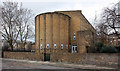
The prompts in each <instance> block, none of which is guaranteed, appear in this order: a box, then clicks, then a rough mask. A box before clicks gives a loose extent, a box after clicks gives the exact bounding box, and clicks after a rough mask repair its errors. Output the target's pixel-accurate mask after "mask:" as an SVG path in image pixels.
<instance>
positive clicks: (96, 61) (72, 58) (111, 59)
mask: <svg viewBox="0 0 120 71" xmlns="http://www.w3.org/2000/svg"><path fill="white" fill-rule="evenodd" d="M118 55H119V54H114V53H113V54H105V53H85V54H80V53H75V54H71V53H63V54H58V53H54V54H51V61H52V62H65V63H77V64H88V65H89V64H90V65H91V64H92V65H96V66H108V67H116V68H117V67H118Z"/></svg>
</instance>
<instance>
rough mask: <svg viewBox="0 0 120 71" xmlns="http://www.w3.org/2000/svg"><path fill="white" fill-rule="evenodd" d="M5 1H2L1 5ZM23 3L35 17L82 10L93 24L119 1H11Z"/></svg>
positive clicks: (0, 0) (0, 1)
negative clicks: (104, 11) (94, 20)
mask: <svg viewBox="0 0 120 71" xmlns="http://www.w3.org/2000/svg"><path fill="white" fill-rule="evenodd" d="M3 1H6V0H0V4H2V2H3ZM10 1H17V2H22V3H23V7H25V8H29V9H31V10H32V11H33V13H34V14H35V16H36V15H37V14H40V13H44V12H53V11H63V10H82V13H83V14H84V15H85V17H86V18H87V19H88V20H89V22H90V23H91V24H93V23H92V22H93V19H94V17H95V14H97V15H99V14H100V13H101V11H102V9H103V8H104V7H107V6H111V5H113V3H117V2H118V1H119V0H10Z"/></svg>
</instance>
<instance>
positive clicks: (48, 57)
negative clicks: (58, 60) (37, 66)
mask: <svg viewBox="0 0 120 71" xmlns="http://www.w3.org/2000/svg"><path fill="white" fill-rule="evenodd" d="M44 61H50V54H46V53H44Z"/></svg>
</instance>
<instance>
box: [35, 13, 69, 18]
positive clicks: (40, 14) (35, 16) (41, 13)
mask: <svg viewBox="0 0 120 71" xmlns="http://www.w3.org/2000/svg"><path fill="white" fill-rule="evenodd" d="M54 13H56V14H61V15H64V16H67V17H69V18H71V17H70V16H68V15H66V14H63V13H59V12H46V13H41V14H38V15H36V16H35V19H36V17H37V16H40V15H44V14H54Z"/></svg>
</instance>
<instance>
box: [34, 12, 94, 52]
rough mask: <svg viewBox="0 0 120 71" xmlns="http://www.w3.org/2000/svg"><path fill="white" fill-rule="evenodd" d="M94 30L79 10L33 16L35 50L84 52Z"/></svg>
mask: <svg viewBox="0 0 120 71" xmlns="http://www.w3.org/2000/svg"><path fill="white" fill-rule="evenodd" d="M95 32H96V31H95V29H94V28H93V26H92V25H91V24H90V23H89V21H88V20H87V19H86V18H85V16H84V15H83V14H82V12H81V10H77V11H55V12H47V13H42V14H39V15H37V16H36V17H35V46H36V51H37V52H40V53H44V52H45V53H51V52H59V53H63V52H64V53H65V52H72V53H76V52H78V53H84V52H86V46H90V45H91V43H92V42H91V41H94V37H95Z"/></svg>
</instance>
